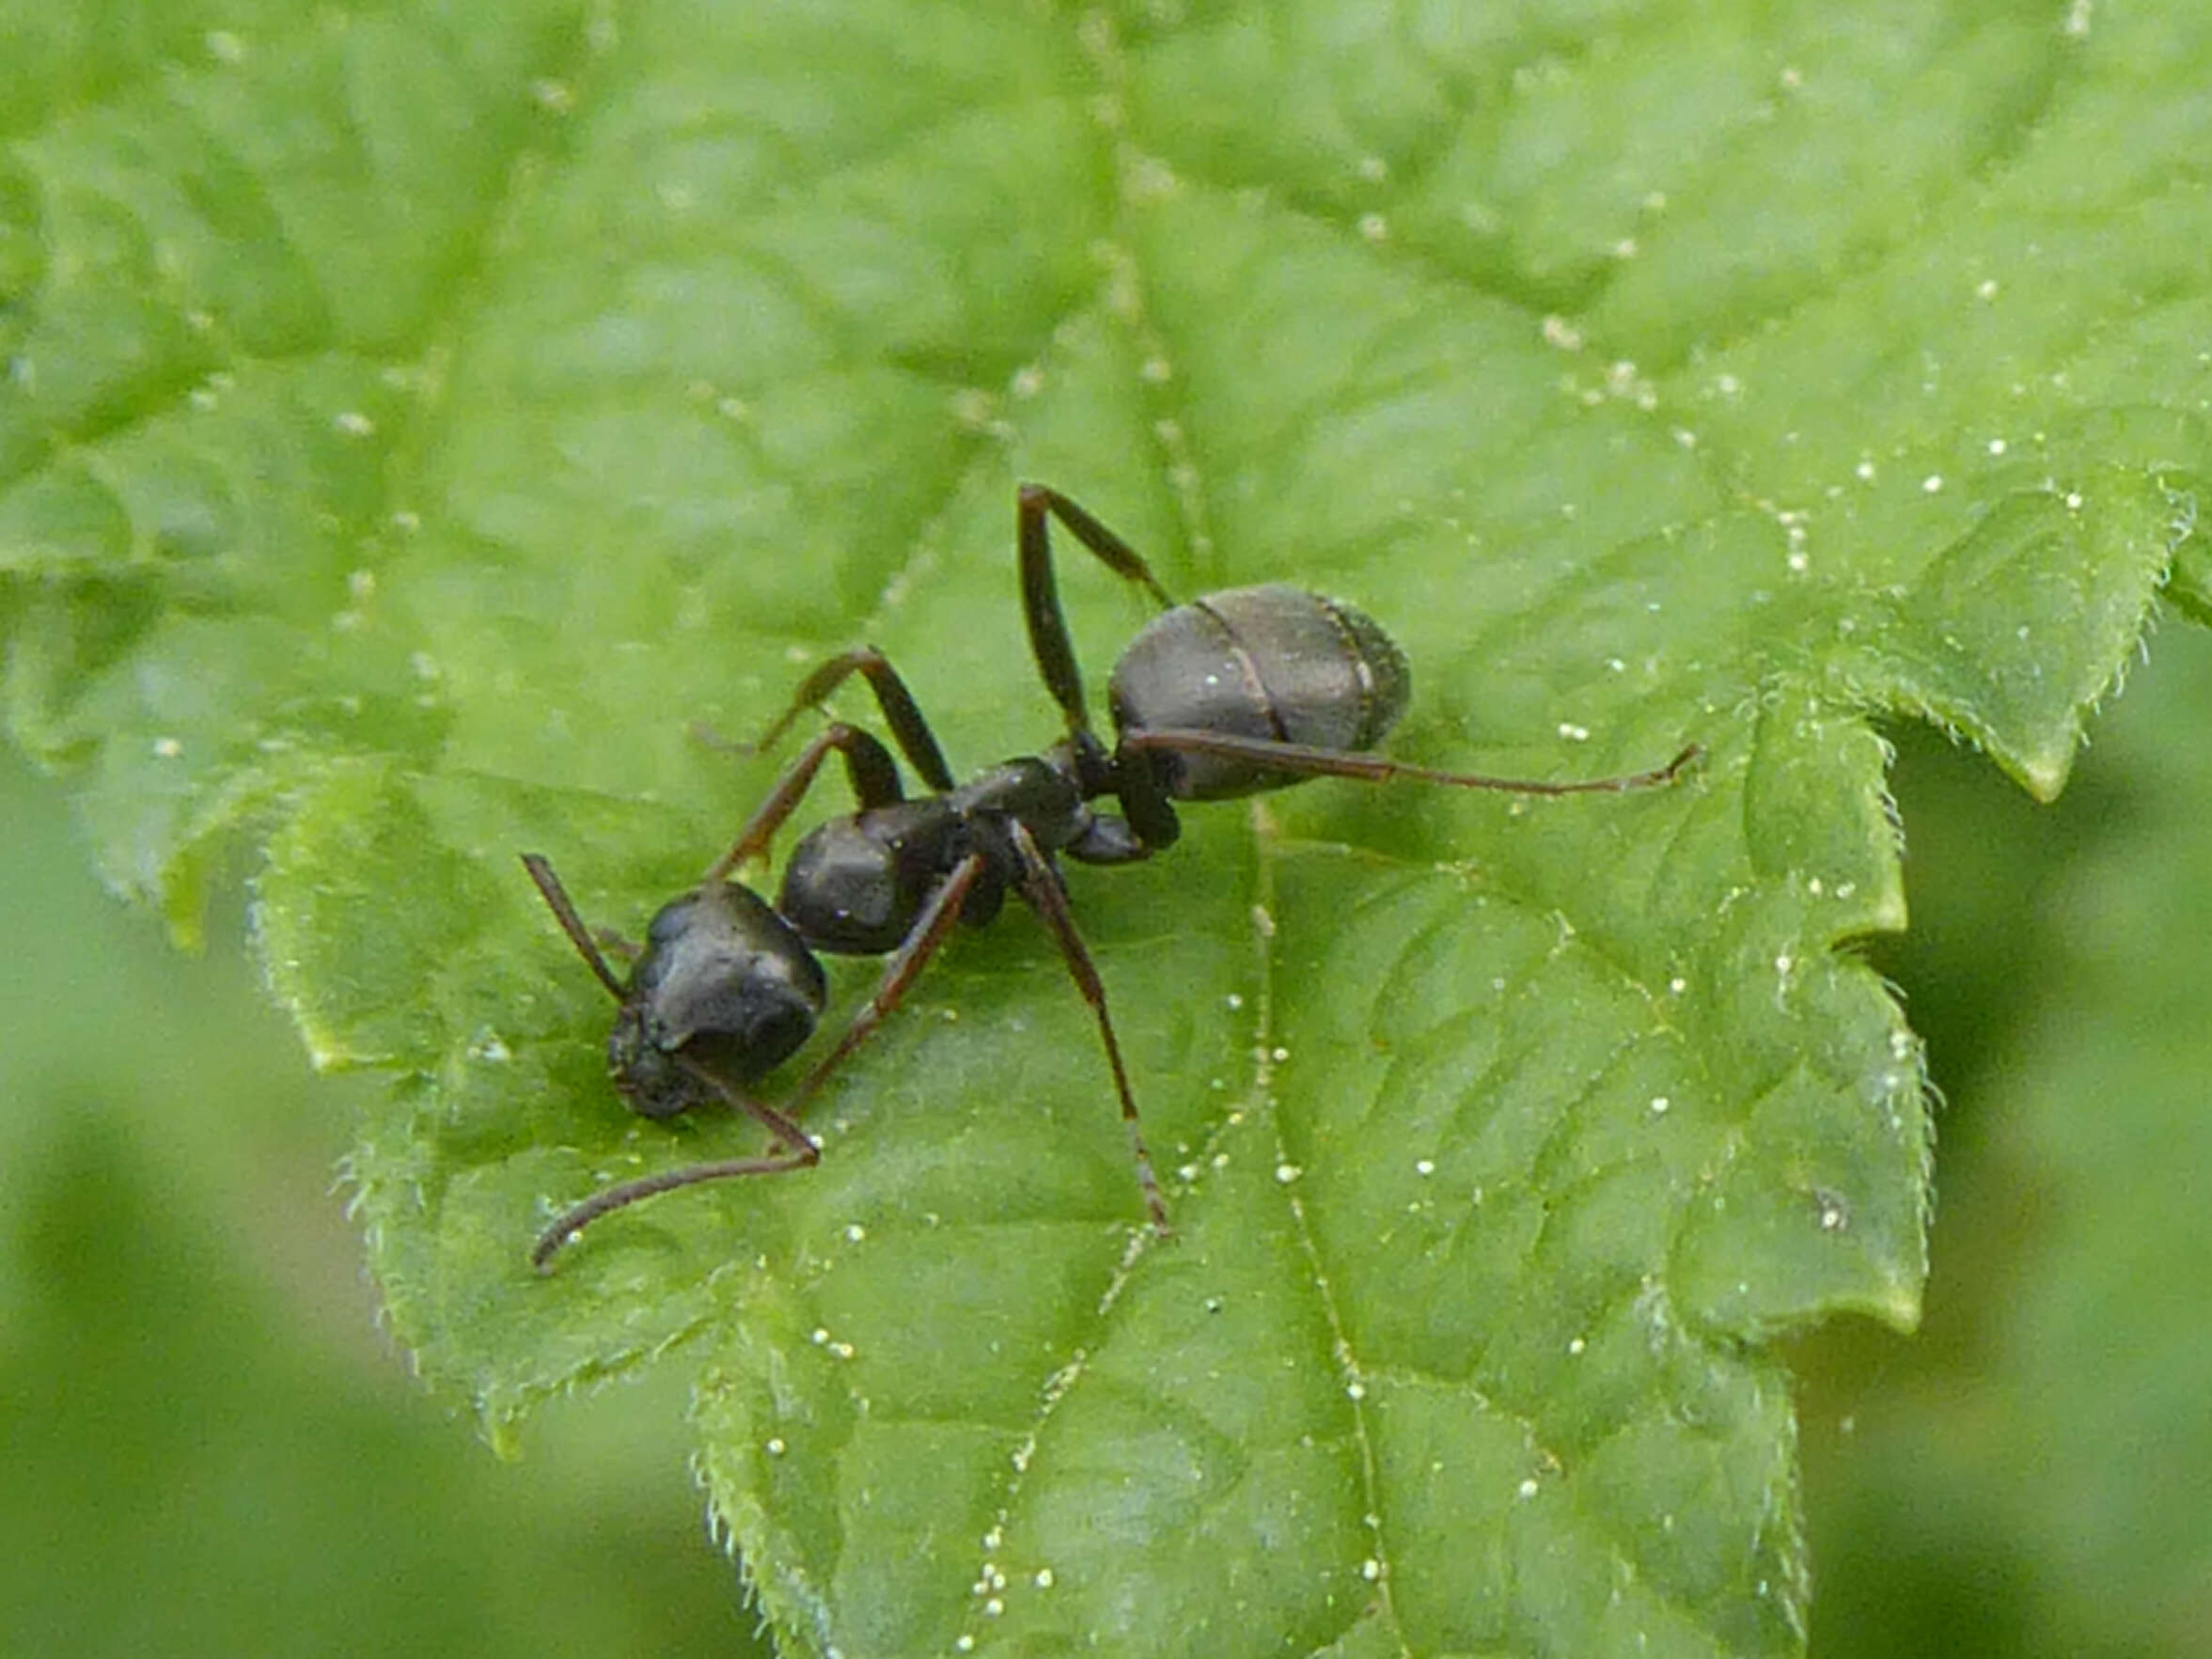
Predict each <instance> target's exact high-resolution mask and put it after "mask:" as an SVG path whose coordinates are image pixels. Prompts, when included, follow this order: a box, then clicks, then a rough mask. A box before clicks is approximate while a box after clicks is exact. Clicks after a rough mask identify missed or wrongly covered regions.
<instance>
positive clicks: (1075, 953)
mask: <svg viewBox="0 0 2212 1659" xmlns="http://www.w3.org/2000/svg"><path fill="white" fill-rule="evenodd" d="M1013 844H1014V851H1015V852H1017V853H1020V854H1021V859H1022V897H1023V898H1024V899H1026V900H1028V903H1029V908H1030V909H1032V910H1034V911H1035V912H1036V913H1037V914H1038V915H1039V916H1043V918H1044V922H1045V925H1046V926H1047V927H1049V928H1051V930H1052V936H1053V938H1054V939H1055V940H1056V941H1057V942H1058V943H1059V953H1060V958H1061V960H1062V961H1064V962H1065V963H1067V964H1068V974H1069V977H1070V978H1073V979H1074V980H1075V989H1076V990H1078V991H1080V992H1081V993H1082V994H1083V1000H1084V1001H1085V1002H1087V1003H1089V1004H1090V1011H1091V1012H1092V1013H1094V1014H1096V1015H1097V1016H1098V1035H1099V1037H1100V1039H1101V1040H1102V1041H1104V1042H1105V1043H1106V1063H1107V1064H1108V1065H1109V1066H1111V1067H1112V1068H1113V1071H1114V1088H1115V1091H1116V1092H1117V1093H1119V1094H1120V1095H1121V1097H1122V1122H1124V1123H1126V1124H1128V1125H1129V1142H1130V1145H1131V1146H1133V1147H1134V1148H1135V1149H1136V1150H1137V1185H1138V1186H1139V1187H1141V1188H1143V1189H1144V1207H1145V1209H1146V1210H1147V1211H1148V1212H1150V1213H1151V1215H1152V1218H1153V1231H1154V1232H1156V1233H1158V1234H1159V1235H1160V1236H1161V1237H1162V1238H1166V1237H1167V1236H1168V1232H1169V1228H1168V1201H1167V1199H1166V1198H1164V1197H1161V1196H1160V1182H1159V1178H1158V1177H1157V1176H1155V1175H1154V1174H1153V1155H1152V1152H1151V1150H1149V1149H1147V1147H1146V1146H1145V1144H1144V1130H1143V1128H1142V1126H1141V1125H1139V1124H1138V1122H1137V1097H1136V1095H1135V1094H1134V1093H1133V1092H1132V1091H1131V1089H1130V1088H1129V1072H1128V1069H1127V1068H1126V1067H1124V1066H1123V1065H1122V1044H1121V1043H1120V1041H1118V1040H1117V1039H1116V1038H1115V1036H1114V1022H1113V1019H1112V1017H1111V1016H1110V1015H1109V1014H1108V1013H1107V1012H1106V986H1105V984H1104V983H1103V982H1102V981H1101V980H1100V979H1099V977H1098V968H1097V966H1096V964H1095V963H1092V962H1091V960H1090V950H1089V949H1088V948H1087V947H1085V946H1084V943H1083V936H1082V934H1080V933H1078V932H1077V931H1075V913H1074V912H1073V911H1072V910H1070V909H1069V908H1068V895H1067V892H1066V890H1065V889H1064V888H1062V887H1061V885H1060V881H1059V871H1058V870H1056V869H1053V868H1052V865H1051V863H1050V862H1049V861H1048V860H1047V859H1046V858H1045V856H1044V854H1043V852H1041V851H1040V850H1039V848H1038V846H1037V840H1036V837H1033V836H1032V835H1030V834H1029V830H1028V825H1027V824H1025V823H1023V822H1021V821H1020V820H1019V819H1015V820H1014V821H1013Z"/></svg>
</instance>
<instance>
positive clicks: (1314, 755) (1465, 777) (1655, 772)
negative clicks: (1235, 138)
mask: <svg viewBox="0 0 2212 1659" xmlns="http://www.w3.org/2000/svg"><path fill="white" fill-rule="evenodd" d="M1122 748H1123V749H1125V750H1129V749H1135V750H1147V749H1150V750H1165V751H1167V752H1169V753H1171V754H1184V755H1218V756H1221V757H1222V758H1224V759H1232V760H1250V761H1254V762H1257V763H1260V764H1263V765H1265V766H1266V767H1267V768H1268V769H1269V770H1270V771H1275V772H1283V773H1289V774H1292V775H1295V776H1298V777H1349V778H1356V779H1357V780H1359V781H1360V782H1363V783H1388V782H1390V781H1392V780H1394V779H1398V778H1404V779H1408V780H1410V781H1412V782H1416V783H1437V784H1447V785H1450V786H1451V787H1453V788H1455V789H1463V790H1501V791H1503V792H1505V793H1508V794H1514V795H1586V794H1621V793H1624V792H1626V791H1627V790H1650V789H1658V788H1660V787H1662V786H1664V785H1666V784H1671V783H1672V782H1673V781H1674V780H1675V779H1676V778H1677V777H1679V776H1680V775H1682V774H1683V772H1684V771H1686V769H1687V768H1688V767H1689V765H1690V764H1691V762H1693V761H1695V760H1696V759H1698V758H1699V757H1700V756H1702V754H1703V753H1704V752H1705V751H1704V747H1703V745H1702V744H1700V743H1691V744H1690V745H1689V746H1688V747H1687V748H1686V749H1684V750H1683V751H1682V753H1681V754H1679V755H1677V756H1675V757H1674V759H1671V760H1670V761H1668V762H1667V764H1666V765H1664V766H1655V767H1653V768H1652V769H1651V770H1650V771H1648V772H1632V773H1628V774H1626V775H1623V776H1620V777H1592V778H1584V779H1581V780H1578V781H1576V782H1572V783H1546V782H1543V781H1540V780H1537V779H1532V778H1519V777H1489V776H1485V775H1482V774H1480V773H1473V772H1439V771H1436V770H1435V769H1434V768H1433V767H1427V766H1413V765H1409V764H1407V763H1406V762H1405V761H1403V760H1391V759H1385V758H1384V757H1383V756H1380V755H1363V754H1358V753H1355V752H1353V751H1350V750H1345V749H1317V748H1313V747H1311V746H1310V745H1309V744H1306V743H1277V742H1274V741H1273V740H1271V739H1268V738H1256V737H1237V736H1233V735H1232V734H1230V733H1227V732H1217V731H1197V730H1178V729H1173V728H1159V729H1140V730H1137V731H1128V732H1124V733H1122Z"/></svg>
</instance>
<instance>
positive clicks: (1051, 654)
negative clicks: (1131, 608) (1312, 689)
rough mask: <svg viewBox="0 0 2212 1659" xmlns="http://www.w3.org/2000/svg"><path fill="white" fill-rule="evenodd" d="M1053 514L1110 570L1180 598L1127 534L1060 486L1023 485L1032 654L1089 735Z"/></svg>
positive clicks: (1077, 728) (1164, 602)
mask: <svg viewBox="0 0 2212 1659" xmlns="http://www.w3.org/2000/svg"><path fill="white" fill-rule="evenodd" d="M1053 519H1058V520H1059V522H1060V524H1061V526H1062V527H1063V528H1065V529H1066V530H1067V531H1068V533H1069V534H1070V535H1072V536H1074V537H1075V540H1077V541H1080V542H1081V543H1082V544H1083V545H1084V546H1085V547H1086V548H1088V549H1090V552H1091V554H1092V555H1093V556H1095V557H1096V558H1097V559H1098V561H1099V562H1100V563H1101V564H1103V565H1105V566H1106V569H1107V570H1109V571H1113V572H1114V574H1115V575H1117V576H1120V577H1122V579H1123V580H1124V581H1129V582H1135V583H1137V584H1138V585H1139V586H1141V587H1144V588H1145V589H1146V590H1147V591H1149V592H1150V593H1151V594H1152V596H1153V598H1154V599H1156V600H1157V601H1159V603H1160V604H1161V606H1162V608H1164V609H1165V608H1172V607H1173V605H1174V603H1175V602H1174V600H1173V599H1171V598H1169V594H1168V590H1167V589H1166V588H1165V587H1161V586H1160V583H1159V578H1158V577H1156V576H1154V575H1153V571H1152V567H1151V566H1150V565H1148V564H1146V563H1145V562H1144V559H1143V556H1141V555H1139V554H1138V553H1137V550H1136V549H1135V548H1134V547H1131V546H1130V545H1129V543H1127V542H1126V541H1124V540H1122V539H1121V537H1119V536H1117V535H1115V534H1114V533H1113V531H1111V530H1109V529H1107V528H1106V525H1104V524H1100V523H1099V522H1098V520H1096V519H1094V518H1092V517H1091V516H1090V514H1089V513H1087V512H1085V511H1084V510H1083V509H1081V508H1080V507H1077V506H1076V505H1075V503H1074V502H1073V501H1070V500H1069V499H1068V498H1067V497H1066V496H1065V495H1062V494H1061V493H1059V491H1058V490H1055V489H1052V488H1051V487H1050V486H1048V485H1044V484H1024V485H1022V486H1021V488H1020V490H1019V492H1018V493H1017V495H1016V498H1015V506H1014V530H1015V540H1016V541H1017V543H1018V544H1019V547H1020V550H1021V567H1022V617H1023V618H1024V620H1025V621H1027V622H1028V629H1029V654H1030V655H1031V656H1033V657H1035V658H1036V659H1037V672H1038V673H1039V674H1040V675H1042V676H1043V680H1044V689H1045V690H1047V691H1049V692H1050V693H1051V694H1052V700H1053V701H1054V702H1056V703H1058V704H1059V706H1060V712H1062V713H1064V714H1065V715H1066V716H1067V718H1068V734H1069V735H1070V736H1071V737H1075V738H1083V737H1087V736H1089V735H1090V713H1089V712H1088V711H1087V710H1086V709H1085V708H1084V706H1083V671H1082V669H1081V668H1079V667H1078V666H1077V665H1076V663H1075V645H1074V643H1073V642H1072V641H1071V640H1070V639H1069V638H1068V619H1067V618H1066V616H1065V615H1064V614H1063V613H1062V612H1061V610H1060V603H1059V586H1058V584H1057V583H1056V582H1055V581H1054V580H1053V574H1052V528H1051V524H1050V521H1051V520H1053Z"/></svg>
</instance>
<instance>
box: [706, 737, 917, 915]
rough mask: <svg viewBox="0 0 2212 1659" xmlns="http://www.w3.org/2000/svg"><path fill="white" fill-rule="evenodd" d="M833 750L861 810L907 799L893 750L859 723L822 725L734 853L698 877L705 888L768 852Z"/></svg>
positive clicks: (740, 835) (732, 848)
mask: <svg viewBox="0 0 2212 1659" xmlns="http://www.w3.org/2000/svg"><path fill="white" fill-rule="evenodd" d="M832 749H835V750H836V751H838V753H839V754H841V755H842V756H844V758H845V775H846V777H847V778H848V779H849V780H851V782H852V785H853V793H854V795H855V798H856V799H858V801H859V803H860V807H861V810H862V811H867V810H868V809H869V808H871V807H874V806H895V805H897V804H898V803H899V802H901V801H902V800H904V799H905V798H906V797H905V794H904V793H903V791H902V790H901V789H900V788H899V767H898V763H897V762H896V761H894V760H893V759H891V752H890V750H888V749H886V748H885V747H884V746H883V744H882V743H879V742H877V741H876V739H874V738H873V737H871V736H870V735H869V734H868V733H867V732H865V731H863V730H861V729H860V728H858V727H857V726H847V725H846V724H845V723H844V722H843V721H841V720H839V721H837V722H834V723H833V724H831V725H829V726H826V727H824V728H823V729H822V731H821V733H820V734H819V735H818V736H816V737H815V739H814V740H813V741H812V742H811V743H808V745H807V746H806V748H804V749H803V750H801V751H800V753H799V758H798V759H796V760H793V761H792V763H791V766H790V767H789V769H787V770H786V771H785V773H784V775H783V776H782V777H780V778H778V779H777V784H776V787H775V788H774V789H773V790H769V792H768V798H767V799H766V800H765V801H763V802H761V805H760V806H759V807H758V808H757V809H756V810H755V811H754V813H753V816H752V819H751V820H750V822H747V823H746V824H745V828H744V829H743V830H741V831H740V832H739V833H738V837H737V839H736V841H735V842H733V843H732V844H731V846H730V849H729V852H727V853H723V854H722V856H721V857H719V858H717V859H715V860H714V863H713V864H712V865H710V866H708V867H707V873H706V874H705V875H704V876H702V877H701V878H700V880H699V884H700V885H701V886H711V885H712V884H714V883H715V882H719V881H725V880H727V879H728V878H729V872H730V871H731V870H733V869H737V868H738V867H739V866H740V865H742V864H744V863H745V861H746V860H747V859H749V858H752V857H753V856H755V855H756V854H757V853H761V852H763V851H765V850H766V848H767V846H768V843H769V841H770V840H771V839H773V838H774V837H775V835H776V832H777V830H779V829H781V828H782V827H783V824H784V821H785V820H786V819H788V818H790V817H791V815H792V813H794V812H796V811H797V810H798V809H799V803H800V802H801V801H804V800H805V799H806V798H807V791H808V790H810V789H812V788H813V787H814V775H815V774H816V773H818V772H820V771H821V770H822V763H823V762H824V760H826V759H829V754H830V751H831V750H832Z"/></svg>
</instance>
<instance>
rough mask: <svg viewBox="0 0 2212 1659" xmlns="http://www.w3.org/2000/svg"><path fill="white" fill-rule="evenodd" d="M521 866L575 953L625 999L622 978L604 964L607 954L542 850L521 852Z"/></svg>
mask: <svg viewBox="0 0 2212 1659" xmlns="http://www.w3.org/2000/svg"><path fill="white" fill-rule="evenodd" d="M523 868H524V869H526V870H528V871H529V872H530V880H532V881H533V882H535V883H537V884H538V891H539V892H540V893H541V895H542V896H543V897H544V900H545V902H546V905H547V906H548V907H549V908H550V909H551V910H552V912H553V918H554V920H556V921H557V922H558V923H560V931H562V932H564V933H566V934H567V935H568V936H569V943H570V944H571V945H573V946H574V947H576V954H577V955H578V956H580V957H582V958H583V959H584V960H585V961H586V962H588V963H590V964H591V971H592V972H593V973H594V974H596V975H597V976H598V977H599V982H600V983H601V984H602V985H604V986H605V987H606V988H607V993H608V994H609V995H611V996H612V997H613V998H614V999H615V1000H616V1001H617V1002H628V1001H629V1000H630V994H629V993H628V992H627V991H625V990H623V989H622V981H621V980H620V979H618V978H615V971H614V969H612V968H610V967H608V966H607V965H606V957H605V956H604V954H602V952H601V951H600V948H599V942H598V941H597V940H596V939H594V938H592V936H591V930H590V929H589V928H587V927H586V926H585V925H584V918H583V917H582V916H578V915H577V914H576V907H575V905H574V904H573V902H572V901H571V900H570V899H569V890H568V889H567V888H566V887H564V886H562V885H561V884H560V877H558V876H557V875H555V874H554V873H553V866H552V865H551V864H549V863H548V862H547V861H546V859H545V855H544V854H543V853H524V854H523Z"/></svg>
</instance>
